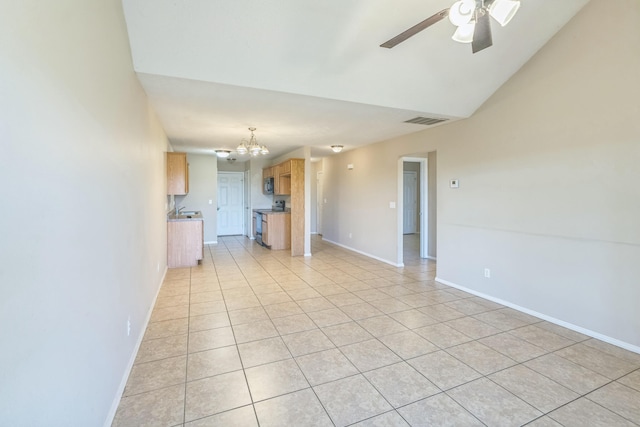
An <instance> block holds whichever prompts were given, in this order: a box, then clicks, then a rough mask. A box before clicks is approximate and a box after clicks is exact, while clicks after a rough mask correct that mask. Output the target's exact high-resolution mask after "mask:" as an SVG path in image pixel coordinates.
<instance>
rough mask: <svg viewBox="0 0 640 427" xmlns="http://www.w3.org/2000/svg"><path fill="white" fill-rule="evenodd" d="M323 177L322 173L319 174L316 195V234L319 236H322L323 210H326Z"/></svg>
mask: <svg viewBox="0 0 640 427" xmlns="http://www.w3.org/2000/svg"><path fill="white" fill-rule="evenodd" d="M323 177H324V175H323V174H322V172H318V174H317V179H318V190H317V195H316V205H317V208H316V233H318V234H322V209H323V208H324V190H323V181H324V180H323V179H322V178H323Z"/></svg>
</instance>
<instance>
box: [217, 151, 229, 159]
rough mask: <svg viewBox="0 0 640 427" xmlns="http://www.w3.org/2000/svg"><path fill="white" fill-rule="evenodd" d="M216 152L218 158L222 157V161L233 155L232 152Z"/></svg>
mask: <svg viewBox="0 0 640 427" xmlns="http://www.w3.org/2000/svg"><path fill="white" fill-rule="evenodd" d="M215 151H216V156H218V157H220V158H221V159H226V158H227V157H229V155H230V154H231V150H215Z"/></svg>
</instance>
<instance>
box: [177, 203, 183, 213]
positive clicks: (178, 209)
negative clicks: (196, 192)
mask: <svg viewBox="0 0 640 427" xmlns="http://www.w3.org/2000/svg"><path fill="white" fill-rule="evenodd" d="M182 209H184V206H180V207H178V205H176V215H180V211H181V210H182Z"/></svg>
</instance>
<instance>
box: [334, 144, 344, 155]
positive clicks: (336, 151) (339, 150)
mask: <svg viewBox="0 0 640 427" xmlns="http://www.w3.org/2000/svg"><path fill="white" fill-rule="evenodd" d="M343 148H344V147H343V146H342V145H332V146H331V149H332V150H333V152H334V153H339V152H341V151H342V149H343Z"/></svg>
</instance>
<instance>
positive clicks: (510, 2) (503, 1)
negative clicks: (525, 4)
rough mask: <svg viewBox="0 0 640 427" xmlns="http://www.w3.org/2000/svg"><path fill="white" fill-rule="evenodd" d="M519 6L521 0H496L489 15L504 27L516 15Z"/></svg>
mask: <svg viewBox="0 0 640 427" xmlns="http://www.w3.org/2000/svg"><path fill="white" fill-rule="evenodd" d="M519 8H520V1H519V0H496V1H494V2H493V4H492V5H491V7H490V8H489V15H491V17H492V18H493V19H495V20H496V21H497V22H498V23H499V24H500V25H502V26H503V27H504V26H505V25H507V24H508V23H509V21H511V19H512V18H513V17H514V16H515V14H516V12H517V11H518V9H519Z"/></svg>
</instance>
